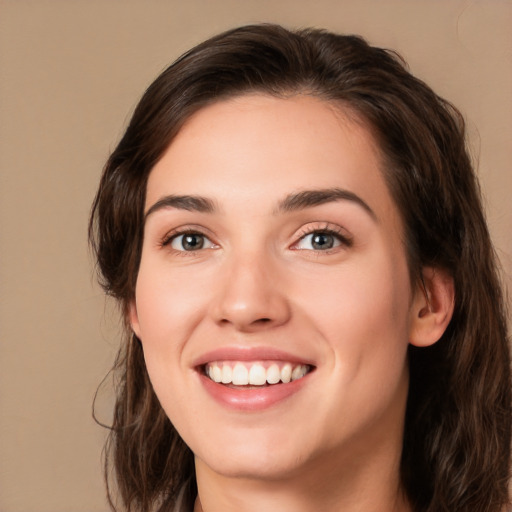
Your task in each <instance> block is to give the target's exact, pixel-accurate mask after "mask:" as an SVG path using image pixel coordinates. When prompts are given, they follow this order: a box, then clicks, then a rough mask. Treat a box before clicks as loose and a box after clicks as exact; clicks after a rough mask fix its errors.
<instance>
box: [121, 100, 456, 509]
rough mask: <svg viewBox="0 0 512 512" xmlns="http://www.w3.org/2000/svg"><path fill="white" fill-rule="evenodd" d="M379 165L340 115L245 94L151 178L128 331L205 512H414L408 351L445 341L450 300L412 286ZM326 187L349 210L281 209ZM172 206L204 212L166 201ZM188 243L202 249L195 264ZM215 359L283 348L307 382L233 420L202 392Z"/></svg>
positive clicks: (371, 148) (199, 121)
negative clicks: (406, 426)
mask: <svg viewBox="0 0 512 512" xmlns="http://www.w3.org/2000/svg"><path fill="white" fill-rule="evenodd" d="M380 162H381V159H380V157H379V152H378V148H377V147H376V145H375V142H374V141H373V139H372V137H371V135H370V133H369V131H368V130H366V129H365V127H364V124H363V123H360V122H356V121H355V120H353V119H352V120H350V119H349V118H348V117H347V116H345V115H344V114H343V111H342V110H341V109H340V107H337V106H334V105H331V104H329V103H326V102H323V101H321V100H319V99H315V98H311V97H307V96H297V97H293V98H288V99H277V98H271V97H267V96H263V95H250V96H242V97H239V98H234V99H230V100H226V101H222V102H218V103H215V104H213V105H211V106H208V107H206V108H203V109H202V110H200V111H199V112H198V113H196V114H195V115H194V116H192V117H191V118H190V119H189V120H188V122H187V123H186V124H185V126H184V127H183V128H182V129H181V131H180V132H179V134H178V136H177V137H176V138H175V140H174V141H173V142H172V144H171V145H170V147H169V148H168V150H167V151H166V153H165V154H164V156H163V157H162V159H161V160H160V161H159V162H158V163H157V165H156V166H155V167H154V169H153V170H152V172H151V174H150V177H149V181H148V187H147V199H146V211H147V212H150V213H149V214H148V216H147V220H146V226H145V235H144V244H143V251H142V258H141V265H140V271H139V275H138V281H137V286H136V299H135V302H134V303H133V304H132V306H131V313H130V321H131V325H132V328H133V329H134V331H135V333H136V334H137V336H138V337H139V339H141V341H142V344H143V348H144V355H145V360H146V364H147V368H148V372H149V375H150V378H151V381H152V384H153V386H154V389H155V392H156V394H157V396H158V398H159V400H160V402H161V404H162V406H163V408H164V410H165V411H166V413H167V415H168V416H169V418H170V419H171V421H172V422H173V424H174V425H175V427H176V428H177V430H178V432H179V433H180V435H181V436H182V437H183V439H184V441H185V442H186V443H187V444H188V446H189V447H190V448H191V449H192V451H193V452H194V454H195V460H196V473H197V481H198V490H199V500H200V503H199V501H198V503H197V506H196V508H197V509H198V510H200V508H199V507H200V506H201V505H202V508H203V510H204V511H205V512H208V511H211V510H225V511H230V510H237V511H240V510H243V511H251V512H252V511H256V510H272V509H276V510H277V509H278V510H284V511H288V510H290V511H291V510H293V511H299V512H300V511H304V512H305V511H310V510H324V511H330V510H333V511H334V510H345V511H356V510H357V511H359V510H360V511H362V510H364V511H365V512H372V511H375V512H377V511H390V510H397V511H398V510H409V509H408V508H407V504H406V503H404V501H403V500H402V498H401V493H400V488H399V478H398V470H399V461H400V452H401V444H402V435H403V432H402V429H403V418H404V413H405V403H406V396H407V387H408V371H407V363H406V351H407V346H408V344H409V343H414V344H417V345H428V344H431V343H434V342H435V341H437V339H438V338H439V337H440V336H441V334H442V332H443V330H444V328H445V327H446V325H447V323H448V321H449V318H450V315H451V307H452V303H453V286H452V284H451V281H450V279H448V278H447V277H446V276H444V275H443V273H442V272H440V271H434V270H433V269H425V272H424V280H425V283H426V292H427V293H426V294H425V293H423V290H421V289H420V288H419V287H415V286H414V287H413V286H412V285H411V282H410V277H409V270H408V267H407V259H406V254H405V250H404V243H403V240H402V231H403V230H402V224H401V220H400V216H399V213H398V211H397V208H396V206H395V205H394V203H393V201H392V199H391V196H390V194H389V192H388V190H387V187H386V184H385V182H384V179H383V176H382V172H381V167H380V166H381V163H380ZM333 189H335V190H337V191H339V190H343V191H344V194H345V195H344V197H345V198H341V199H340V198H339V197H338V198H336V199H332V200H325V199H324V200H323V202H322V203H321V204H317V205H314V206H311V205H310V204H309V205H299V206H297V204H295V206H293V207H291V206H290V201H288V205H287V206H288V208H286V207H285V206H286V205H283V202H284V201H285V199H286V198H287V197H288V198H289V197H290V194H297V193H300V192H303V191H309V190H333ZM345 192H348V194H346V193H345ZM170 195H173V197H175V196H190V195H193V196H201V197H202V198H207V199H208V208H204V204H203V206H201V205H199V208H198V202H197V201H195V202H191V201H188V202H186V201H185V202H183V201H182V202H181V203H179V202H176V201H174V202H172V201H168V200H164V201H163V202H161V201H162V199H163V198H166V197H167V196H170ZM171 203H172V204H173V205H174V206H170V204H171ZM155 205H157V206H155ZM365 205H366V206H365ZM205 209H208V210H211V211H198V210H205ZM183 231H186V232H193V233H196V234H197V235H195V236H194V238H193V240H194V242H196V243H197V242H198V241H200V242H202V243H203V246H202V248H200V249H198V250H184V249H185V248H184V246H183V237H181V236H180V233H182V232H183ZM326 231H330V232H333V233H334V234H332V235H330V234H329V233H327V235H329V236H332V238H328V240H329V241H330V242H332V243H333V247H332V248H330V249H327V250H325V249H323V248H321V249H319V248H318V246H314V245H313V244H312V241H313V239H312V235H311V234H312V233H316V234H319V233H320V234H322V233H326ZM201 235H202V236H204V237H205V238H201ZM427 296H428V301H427ZM218 349H227V350H228V351H231V352H232V353H234V354H240V353H249V354H250V350H254V349H262V350H263V351H264V353H265V351H267V352H268V351H270V350H273V349H278V350H280V351H283V352H285V354H287V355H289V356H290V358H293V359H294V360H297V361H302V362H305V363H308V364H309V365H311V366H312V368H313V371H312V372H310V373H309V374H308V375H307V376H306V377H304V379H303V380H302V382H301V383H300V384H301V385H300V386H298V390H297V391H296V392H294V393H292V394H290V395H289V396H286V397H285V398H284V399H280V400H278V401H277V402H275V403H272V404H271V405H269V406H266V407H259V408H257V410H256V409H254V408H251V407H252V406H249V407H246V408H242V409H240V408H237V407H232V406H229V405H226V404H225V403H222V402H219V400H216V399H214V398H213V396H212V395H211V393H209V392H208V391H207V389H206V388H205V386H204V379H205V378H204V376H202V374H201V368H198V362H201V363H204V362H205V360H208V354H209V353H210V352H211V351H215V350H218ZM248 350H249V352H247V351H248ZM260 356H261V354H259V356H258V360H261V359H262V358H261V357H260ZM286 357H287V356H283V357H281V359H286ZM225 358H226V357H224V359H225ZM233 358H236V357H235V356H233ZM275 358H276V357H275V356H272V357H271V359H275ZM218 386H220V385H218Z"/></svg>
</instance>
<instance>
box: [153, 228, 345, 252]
mask: <svg viewBox="0 0 512 512" xmlns="http://www.w3.org/2000/svg"><path fill="white" fill-rule="evenodd" d="M313 234H319V235H328V236H332V237H334V238H335V239H336V240H337V241H338V242H339V245H337V246H335V247H333V248H329V249H325V250H321V249H317V250H315V249H300V248H296V247H295V246H297V245H299V244H300V242H302V241H303V240H304V239H305V238H306V237H308V236H310V235H313ZM186 235H196V236H199V237H203V238H204V239H205V240H208V241H209V242H210V243H211V244H213V245H216V244H215V243H214V242H212V241H211V240H210V238H209V237H208V236H207V235H205V234H204V233H202V232H201V231H200V230H198V229H193V228H186V229H182V230H174V231H172V232H170V233H167V234H166V235H165V237H164V238H163V239H162V241H161V242H160V244H159V245H160V247H162V248H164V247H168V246H170V245H171V244H172V242H173V241H174V240H176V239H177V238H179V237H180V236H186ZM298 236H299V238H298V240H297V241H296V242H294V244H293V245H292V249H294V250H302V251H306V250H310V251H311V252H318V253H320V252H323V253H325V254H330V253H331V252H333V251H336V250H337V249H338V247H342V246H344V247H347V248H348V247H351V246H352V245H353V240H352V238H351V237H349V236H347V234H346V233H342V231H341V229H339V228H337V227H332V226H330V225H328V224H326V225H325V226H323V227H320V228H319V227H311V228H305V229H304V230H303V231H302V232H301V233H299V235H298ZM173 250H174V252H176V253H179V254H180V255H182V256H186V255H191V254H194V253H197V252H198V251H201V250H203V247H200V248H199V249H196V250H190V251H186V250H178V249H173Z"/></svg>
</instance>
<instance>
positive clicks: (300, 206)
mask: <svg viewBox="0 0 512 512" xmlns="http://www.w3.org/2000/svg"><path fill="white" fill-rule="evenodd" d="M336 201H351V202H353V203H355V204H357V205H358V206H360V207H362V208H363V209H364V210H365V211H366V212H367V213H368V214H369V215H370V217H371V218H372V219H373V220H375V221H376V220H377V215H376V214H375V212H374V211H373V210H372V209H371V208H370V206H369V205H368V203H366V202H365V201H363V199H361V198H360V197H359V196H358V195H357V194H354V193H353V192H350V190H345V189H342V188H325V189H319V190H303V191H301V192H297V193H294V194H289V195H288V196H286V197H285V199H284V200H282V201H281V202H280V203H279V205H278V208H277V212H278V213H279V212H292V211H297V210H304V209H306V208H311V207H313V206H319V205H322V204H326V203H332V202H336Z"/></svg>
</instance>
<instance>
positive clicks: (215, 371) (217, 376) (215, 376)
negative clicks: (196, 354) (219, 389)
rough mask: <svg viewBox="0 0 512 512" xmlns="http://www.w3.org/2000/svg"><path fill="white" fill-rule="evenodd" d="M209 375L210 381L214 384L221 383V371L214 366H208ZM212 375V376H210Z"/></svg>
mask: <svg viewBox="0 0 512 512" xmlns="http://www.w3.org/2000/svg"><path fill="white" fill-rule="evenodd" d="M210 369H211V372H212V373H211V374H209V375H210V379H212V380H213V381H214V382H221V381H222V370H221V369H220V368H219V367H218V366H217V365H216V364H215V365H213V366H210ZM212 374H213V375H212Z"/></svg>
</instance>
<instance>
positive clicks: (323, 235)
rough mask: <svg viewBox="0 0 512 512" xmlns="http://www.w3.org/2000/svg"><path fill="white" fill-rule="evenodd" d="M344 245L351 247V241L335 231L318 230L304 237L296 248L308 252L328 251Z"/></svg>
mask: <svg viewBox="0 0 512 512" xmlns="http://www.w3.org/2000/svg"><path fill="white" fill-rule="evenodd" d="M342 245H344V246H347V247H348V246H350V245H351V241H350V240H349V239H347V238H346V237H345V236H343V235H340V234H339V233H336V232H334V231H331V230H318V231H312V232H311V233H307V234H305V235H303V236H302V237H301V238H300V240H299V241H298V242H297V243H296V244H295V247H294V248H295V249H299V250H308V251H328V250H330V249H335V248H336V247H340V246H342Z"/></svg>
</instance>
